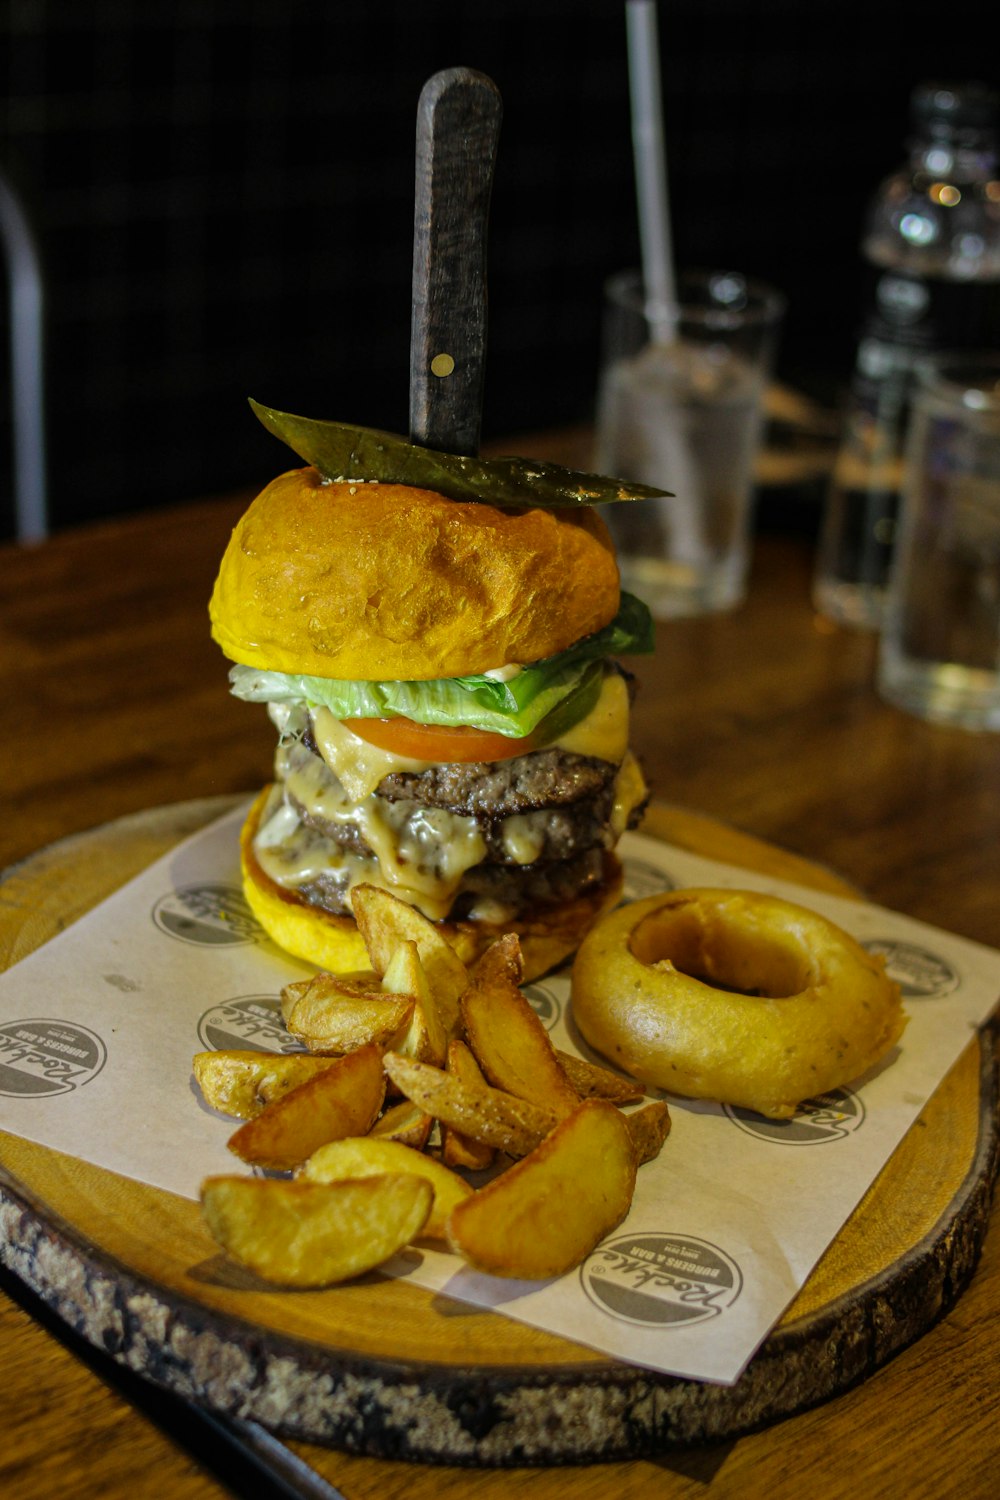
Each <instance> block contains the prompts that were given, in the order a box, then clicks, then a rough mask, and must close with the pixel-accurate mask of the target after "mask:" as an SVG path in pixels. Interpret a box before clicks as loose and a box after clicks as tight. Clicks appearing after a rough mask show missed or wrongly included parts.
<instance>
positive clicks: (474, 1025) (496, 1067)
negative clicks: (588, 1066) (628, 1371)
mask: <svg viewBox="0 0 1000 1500" xmlns="http://www.w3.org/2000/svg"><path fill="white" fill-rule="evenodd" d="M459 1009H460V1012H461V1017H462V1024H463V1026H464V1027H465V1037H466V1041H467V1042H468V1044H469V1046H470V1047H471V1048H472V1051H473V1054H474V1055H475V1058H476V1061H477V1062H478V1064H479V1066H480V1067H481V1068H482V1070H483V1072H484V1073H485V1074H486V1077H487V1078H488V1079H489V1081H490V1083H492V1084H493V1085H494V1087H496V1088H499V1089H504V1090H505V1091H506V1092H507V1093H508V1094H514V1095H516V1096H517V1098H518V1099H527V1100H528V1101H529V1102H530V1103H532V1104H539V1105H541V1106H542V1107H543V1108H544V1109H550V1110H552V1111H553V1113H554V1114H557V1115H558V1116H559V1117H560V1118H562V1117H563V1116H565V1115H568V1114H570V1113H571V1112H572V1111H573V1110H574V1109H576V1106H577V1105H578V1104H579V1103H580V1096H579V1094H578V1093H577V1092H576V1089H575V1088H574V1087H573V1085H572V1084H571V1083H570V1081H569V1079H568V1078H567V1077H566V1074H565V1073H564V1072H563V1070H562V1067H561V1065H560V1063H559V1059H558V1058H557V1057H556V1052H555V1048H554V1047H553V1045H552V1043H551V1041H550V1040H549V1035H548V1032H547V1031H546V1030H545V1027H544V1026H543V1025H542V1023H541V1021H540V1020H539V1019H538V1017H537V1016H536V1014H535V1012H534V1011H533V1010H532V1008H531V1006H530V1005H529V1004H528V1002H527V1000H526V999H525V998H524V996H523V995H522V994H521V991H520V990H519V989H518V988H517V986H516V985H515V984H514V983H513V982H512V981H511V979H510V978H509V977H508V976H507V975H506V974H503V973H500V974H496V973H490V972H489V971H487V973H486V974H485V975H482V974H481V973H480V971H479V970H477V972H476V974H475V975H474V976H473V978H472V979H471V980H470V982H469V985H468V987H467V989H466V991H465V993H464V994H463V996H462V999H461V1004H460V1007H459Z"/></svg>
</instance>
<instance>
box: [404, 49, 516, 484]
mask: <svg viewBox="0 0 1000 1500" xmlns="http://www.w3.org/2000/svg"><path fill="white" fill-rule="evenodd" d="M501 114H502V105H501V101H500V93H499V90H498V89H497V87H496V85H495V84H494V83H493V82H492V81H491V80H490V79H489V78H487V77H486V76H485V74H483V73H477V72H475V71H474V70H473V69H471V68H446V69H445V70H444V71H443V72H440V73H435V74H434V75H433V77H432V78H429V79H428V81H427V82H426V83H425V84H424V87H423V89H422V91H421V94H420V101H419V104H418V106H417V147H416V194H415V208H414V220H413V314H412V322H411V327H410V441H411V442H413V443H419V444H420V445H421V446H422V447H425V448H435V449H437V450H438V451H440V452H446V453H458V454H466V455H474V454H476V453H478V451H479V429H480V424H481V420H482V407H483V385H484V376H485V361H486V322H487V319H486V301H487V297H486V231H487V225H488V222H489V210H490V197H491V194H492V189H493V168H494V164H495V162H496V152H497V141H498V139H499V135H500V118H501Z"/></svg>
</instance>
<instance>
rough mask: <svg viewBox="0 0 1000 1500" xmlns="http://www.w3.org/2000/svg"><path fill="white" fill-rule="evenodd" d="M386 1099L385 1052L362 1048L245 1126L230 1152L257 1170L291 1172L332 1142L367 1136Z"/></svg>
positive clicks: (379, 1049) (336, 1060) (271, 1105)
mask: <svg viewBox="0 0 1000 1500" xmlns="http://www.w3.org/2000/svg"><path fill="white" fill-rule="evenodd" d="M384 1098H385V1074H384V1073H383V1071H382V1050H381V1048H380V1047H377V1046H375V1045H371V1046H368V1047H360V1048H359V1049H358V1050H357V1052H349V1053H348V1054H347V1056H346V1057H340V1058H336V1059H334V1060H333V1061H332V1062H331V1064H330V1066H329V1067H328V1068H324V1069H323V1070H322V1072H320V1073H318V1074H317V1075H316V1077H315V1078H313V1079H312V1080H310V1082H309V1083H303V1084H301V1085H300V1086H299V1087H298V1088H297V1089H293V1090H292V1091H291V1093H289V1094H286V1095H285V1097H284V1098H283V1099H279V1100H278V1101H277V1102H276V1103H275V1104H269V1105H268V1106H267V1108H266V1109H265V1110H263V1112H262V1113H261V1114H259V1115H257V1117H256V1119H253V1120H248V1121H247V1123H246V1124H245V1125H241V1126H240V1128H239V1130H237V1132H236V1134H235V1135H233V1136H231V1137H230V1139H229V1142H228V1145H229V1149H230V1151H232V1152H233V1154H234V1155H235V1156H238V1157H239V1158H240V1160H241V1161H245V1162H248V1163H249V1164H250V1165H251V1166H259V1167H271V1168H273V1169H275V1170H277V1171H289V1170H290V1169H291V1168H293V1167H297V1166H299V1165H300V1164H301V1163H302V1162H304V1161H305V1160H306V1158H307V1157H309V1156H312V1154H313V1152H314V1151H316V1150H318V1148H319V1147H320V1146H325V1145H326V1143H327V1141H334V1140H337V1139H339V1137H340V1136H344V1135H364V1134H365V1132H366V1131H367V1130H369V1129H370V1128H371V1126H372V1124H373V1123H374V1121H375V1119H376V1118H377V1116H378V1112H379V1110H380V1109H381V1108H382V1101H383V1099H384Z"/></svg>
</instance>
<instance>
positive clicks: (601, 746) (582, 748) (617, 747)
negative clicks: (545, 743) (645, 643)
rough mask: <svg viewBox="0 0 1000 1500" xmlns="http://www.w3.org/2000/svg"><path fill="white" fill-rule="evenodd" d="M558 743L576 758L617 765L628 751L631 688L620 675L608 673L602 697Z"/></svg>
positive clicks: (602, 688) (605, 676)
mask: <svg viewBox="0 0 1000 1500" xmlns="http://www.w3.org/2000/svg"><path fill="white" fill-rule="evenodd" d="M555 743H556V744H557V745H558V746H559V748H560V750H568V751H570V752H571V753H573V754H575V755H592V756H593V757H594V759H595V760H609V761H611V763H612V764H613V765H617V764H618V762H619V761H620V760H622V759H623V757H624V755H625V752H626V750H627V749H628V686H627V684H626V682H625V679H624V677H622V675H621V673H619V672H605V674H604V681H603V683H602V684H601V692H600V697H599V698H598V700H597V702H596V703H595V704H594V706H593V708H592V709H591V710H590V713H589V714H587V715H586V717H585V718H582V719H581V720H580V722H579V724H574V725H573V727H572V729H567V731H566V733H565V734H564V735H563V736H562V737H561V738H560V739H558V740H556V741H555Z"/></svg>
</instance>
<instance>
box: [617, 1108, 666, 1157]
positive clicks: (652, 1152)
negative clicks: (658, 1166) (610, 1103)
mask: <svg viewBox="0 0 1000 1500" xmlns="http://www.w3.org/2000/svg"><path fill="white" fill-rule="evenodd" d="M625 1123H626V1125H627V1126H628V1131H629V1135H630V1136H631V1137H632V1144H633V1146H634V1147H635V1154H636V1160H637V1161H638V1163H639V1165H640V1166H642V1164H643V1162H647V1161H652V1160H653V1158H654V1156H659V1154H660V1148H661V1147H662V1145H663V1142H664V1141H665V1140H666V1138H667V1136H668V1135H669V1134H670V1123H671V1121H670V1110H669V1108H668V1107H667V1103H666V1100H664V1099H657V1100H654V1102H653V1103H652V1104H647V1105H646V1106H645V1107H644V1108H643V1109H636V1110H633V1112H632V1114H630V1115H626V1116H625Z"/></svg>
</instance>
